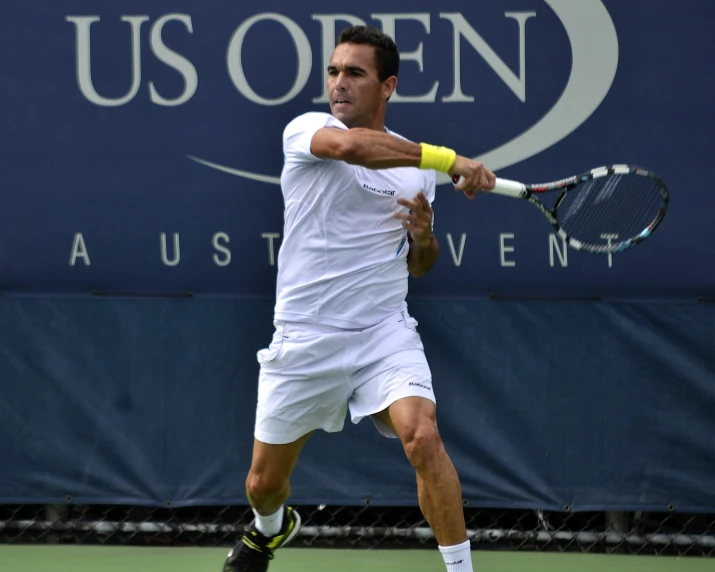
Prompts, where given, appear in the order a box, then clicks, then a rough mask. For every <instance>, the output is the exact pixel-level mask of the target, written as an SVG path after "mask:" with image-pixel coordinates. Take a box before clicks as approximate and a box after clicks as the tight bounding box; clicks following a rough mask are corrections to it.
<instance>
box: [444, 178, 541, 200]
mask: <svg viewBox="0 0 715 572" xmlns="http://www.w3.org/2000/svg"><path fill="white" fill-rule="evenodd" d="M462 181H464V177H462V176H461V175H460V176H459V177H457V176H456V175H455V176H454V177H452V184H454V186H455V187H456V186H457V185H459V184H460V183H461V182H462ZM487 192H489V193H494V194H495V195H504V196H505V197H513V198H515V199H521V198H523V197H525V196H527V194H528V191H527V190H526V185H525V184H524V183H519V182H517V181H510V180H509V179H500V178H499V177H497V180H496V182H495V184H494V188H493V189H492V190H491V191H487Z"/></svg>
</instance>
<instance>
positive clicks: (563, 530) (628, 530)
mask: <svg viewBox="0 0 715 572" xmlns="http://www.w3.org/2000/svg"><path fill="white" fill-rule="evenodd" d="M296 508H297V509H298V510H299V511H300V513H301V516H302V517H303V521H304V525H303V527H302V529H301V532H300V536H299V537H298V538H297V539H296V540H295V541H294V544H293V546H311V547H352V548H399V547H409V548H417V547H429V548H434V547H435V546H436V541H435V539H434V536H433V534H432V531H431V530H430V528H429V526H428V525H427V523H426V522H425V520H424V518H423V516H422V514H421V512H420V511H419V509H418V508H416V507H403V508H397V507H375V506H371V505H370V504H365V505H364V506H359V507H326V506H317V507H316V506H299V507H296ZM465 516H466V519H467V528H468V531H469V537H470V539H471V540H472V542H473V543H474V546H475V548H478V549H479V548H481V549H493V550H499V549H504V550H532V551H562V552H601V553H607V552H612V553H625V554H649V555H661V554H662V555H678V556H690V555H692V556H715V514H710V515H707V514H682V513H677V512H667V513H649V512H606V513H604V512H570V511H568V510H564V511H563V512H547V511H527V510H497V509H479V508H471V507H465ZM252 518H253V514H252V512H251V511H250V509H249V508H248V507H236V506H225V507H190V508H172V507H166V508H150V507H138V506H95V505H76V504H71V503H69V502H68V503H67V504H64V505H44V506H40V505H0V543H18V544H19V543H23V544H26V543H64V544H111V545H122V544H125V545H153V546H186V545H191V546H230V545H233V543H234V542H235V541H236V539H237V538H238V537H239V535H240V533H241V532H242V531H243V530H245V528H246V527H247V526H248V525H249V524H250V522H251V520H252Z"/></svg>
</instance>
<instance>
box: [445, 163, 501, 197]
mask: <svg viewBox="0 0 715 572" xmlns="http://www.w3.org/2000/svg"><path fill="white" fill-rule="evenodd" d="M449 176H450V177H460V176H462V177H464V180H463V181H462V182H461V183H460V184H459V185H457V186H456V187H455V189H456V190H457V191H461V192H463V193H464V194H465V195H466V196H467V198H468V199H473V198H474V197H475V196H476V195H477V193H478V192H479V191H490V190H491V189H493V188H494V183H495V181H496V176H495V175H494V173H492V172H491V171H490V170H489V169H487V168H486V167H485V166H484V165H482V164H481V163H480V162H479V161H475V160H474V159H468V158H467V157H462V156H461V155H457V159H456V160H455V161H454V165H452V168H451V169H450V170H449Z"/></svg>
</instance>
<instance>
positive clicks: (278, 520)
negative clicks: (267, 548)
mask: <svg viewBox="0 0 715 572" xmlns="http://www.w3.org/2000/svg"><path fill="white" fill-rule="evenodd" d="M253 514H255V515H256V528H257V529H258V531H259V532H260V533H261V534H263V536H268V537H269V538H270V537H271V536H275V535H276V534H278V533H279V532H280V531H281V527H282V526H283V505H281V508H279V509H278V512H276V513H275V514H271V515H270V516H261V515H260V514H258V512H257V511H256V509H255V508H254V509H253Z"/></svg>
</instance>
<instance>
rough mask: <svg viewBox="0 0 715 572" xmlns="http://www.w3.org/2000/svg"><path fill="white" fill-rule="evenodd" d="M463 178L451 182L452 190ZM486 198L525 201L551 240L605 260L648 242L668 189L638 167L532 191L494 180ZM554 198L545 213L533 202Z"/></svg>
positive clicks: (588, 174) (597, 171) (611, 169)
mask: <svg viewBox="0 0 715 572" xmlns="http://www.w3.org/2000/svg"><path fill="white" fill-rule="evenodd" d="M462 180H463V178H462V177H461V176H455V177H454V178H453V179H452V183H453V184H454V185H455V186H456V185H458V184H459V183H460V182H461V181H462ZM489 193H492V194H496V195H504V196H506V197H513V198H518V199H526V200H527V201H529V202H530V203H531V204H532V205H534V206H535V207H537V208H538V209H539V210H540V211H541V212H542V213H543V214H544V216H545V217H546V218H547V220H548V221H549V222H550V223H551V226H553V227H554V229H555V230H556V232H557V234H558V235H559V236H560V237H562V238H563V240H564V241H565V242H566V244H568V245H569V246H570V247H572V248H575V249H576V250H583V251H586V252H593V253H597V254H606V253H609V252H620V251H623V250H626V249H628V248H632V247H634V246H635V245H637V244H639V243H640V242H642V241H644V240H645V239H646V238H648V237H649V236H650V235H651V234H653V231H655V229H656V228H658V225H660V223H661V222H662V221H663V217H665V213H666V211H667V209H668V197H669V193H668V188H667V186H666V184H665V182H664V181H663V179H661V178H660V177H659V176H658V175H656V174H655V173H652V172H650V171H648V170H646V169H642V168H640V167H632V166H629V165H613V166H610V167H599V168H598V169H593V170H591V171H588V172H586V173H583V174H581V175H576V176H574V177H571V178H568V179H563V180H561V181H554V182H553V183H542V184H538V185H525V184H524V183H519V182H517V181H509V180H507V179H499V178H497V180H496V186H495V187H494V189H492V190H491V191H489ZM546 193H559V195H558V196H557V197H556V202H555V203H554V206H553V207H551V208H549V207H548V206H546V205H545V204H544V203H543V202H542V201H541V200H539V198H537V197H544V196H545V195H546Z"/></svg>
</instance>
